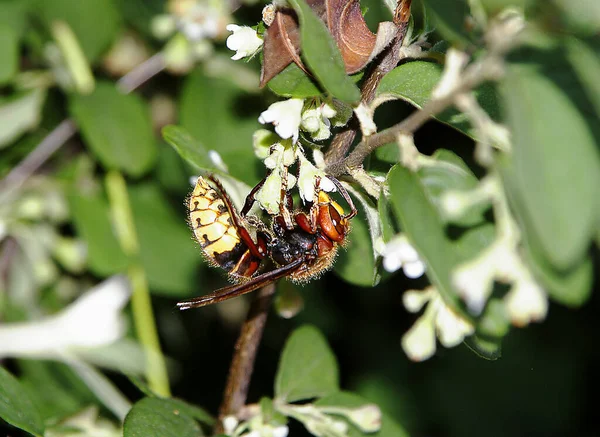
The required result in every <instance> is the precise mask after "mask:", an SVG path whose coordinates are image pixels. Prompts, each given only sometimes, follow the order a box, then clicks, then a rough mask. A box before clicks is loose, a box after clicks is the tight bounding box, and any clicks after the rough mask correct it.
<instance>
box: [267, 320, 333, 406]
mask: <svg viewBox="0 0 600 437" xmlns="http://www.w3.org/2000/svg"><path fill="white" fill-rule="evenodd" d="M338 389H339V383H338V367H337V363H336V360H335V356H334V355H333V353H332V352H331V350H330V349H329V346H328V344H327V341H326V340H325V337H323V335H322V334H321V333H320V332H319V330H318V329H317V328H315V327H314V326H310V325H304V326H301V327H300V328H298V329H296V330H295V331H294V332H293V333H292V335H291V336H290V337H289V338H288V340H287V342H286V344H285V347H284V349H283V353H282V354H281V359H280V361H279V368H278V370H277V376H276V377H275V396H276V398H278V399H280V400H281V401H285V402H295V401H300V400H303V399H311V398H315V397H321V396H325V395H327V394H329V393H332V392H335V391H337V390H338Z"/></svg>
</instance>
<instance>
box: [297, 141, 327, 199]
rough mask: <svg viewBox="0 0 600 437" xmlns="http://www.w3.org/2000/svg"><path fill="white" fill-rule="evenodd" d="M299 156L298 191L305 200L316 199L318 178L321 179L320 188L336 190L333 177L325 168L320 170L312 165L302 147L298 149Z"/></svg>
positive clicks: (322, 189)
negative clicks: (328, 174)
mask: <svg viewBox="0 0 600 437" xmlns="http://www.w3.org/2000/svg"><path fill="white" fill-rule="evenodd" d="M297 156H298V161H299V165H300V171H299V172H298V191H299V192H300V197H301V198H302V200H303V201H305V202H314V201H315V198H314V197H315V185H316V183H317V179H318V180H319V190H321V191H327V192H331V191H336V187H335V184H334V183H333V182H332V181H331V179H329V178H328V177H327V175H326V174H325V172H324V171H323V170H319V169H318V168H317V167H315V166H314V165H312V164H311V163H310V161H309V160H308V159H306V157H305V156H304V154H303V153H302V151H300V149H298V153H297Z"/></svg>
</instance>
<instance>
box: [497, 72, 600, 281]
mask: <svg viewBox="0 0 600 437" xmlns="http://www.w3.org/2000/svg"><path fill="white" fill-rule="evenodd" d="M502 95H503V97H504V102H505V104H504V106H505V108H506V120H507V124H508V125H509V127H510V129H511V131H512V134H513V142H514V161H513V162H514V164H513V165H514V171H513V172H511V173H510V174H509V175H508V176H507V177H508V178H514V180H512V181H511V184H512V185H513V186H514V187H515V189H516V190H517V191H518V193H519V195H520V196H521V197H522V204H521V206H522V208H523V211H522V214H523V215H524V216H526V218H527V220H528V221H529V222H531V225H532V226H531V228H530V231H532V232H535V233H536V238H537V239H538V240H539V243H540V245H541V248H542V249H543V251H544V253H545V255H546V256H547V258H548V260H549V261H550V262H551V263H552V265H553V266H554V267H555V268H557V269H560V270H565V269H569V268H571V267H572V266H573V265H574V264H576V263H578V262H579V260H581V258H582V257H583V255H584V253H585V252H586V251H587V249H588V247H589V244H590V240H591V238H592V236H593V233H594V230H595V225H596V222H597V218H596V215H597V210H598V208H597V205H598V199H597V187H598V186H599V185H600V159H599V155H598V150H597V148H596V145H595V141H594V137H593V135H592V133H591V132H590V128H589V126H588V125H587V122H586V120H585V119H584V116H583V115H582V113H581V112H580V111H579V109H578V108H577V107H576V106H575V104H574V102H573V101H572V100H570V98H569V96H568V95H567V94H565V92H564V91H563V89H561V88H559V87H558V86H557V84H556V83H554V82H552V81H550V80H549V79H548V78H546V77H545V76H543V75H542V74H540V72H537V71H534V70H532V69H525V68H518V67H513V68H511V69H510V70H509V73H508V75H507V76H506V79H505V80H504V83H503V84H502ZM549 108H551V110H549Z"/></svg>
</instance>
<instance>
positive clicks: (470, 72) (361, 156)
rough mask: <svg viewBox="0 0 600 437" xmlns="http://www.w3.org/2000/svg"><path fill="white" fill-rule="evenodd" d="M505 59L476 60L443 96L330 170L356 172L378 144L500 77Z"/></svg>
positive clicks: (365, 141) (408, 131)
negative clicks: (483, 84)
mask: <svg viewBox="0 0 600 437" xmlns="http://www.w3.org/2000/svg"><path fill="white" fill-rule="evenodd" d="M501 62H502V61H501V59H500V58H498V57H497V56H494V55H492V56H486V57H484V58H483V59H481V60H480V61H478V62H476V63H474V64H472V65H471V66H470V67H468V68H467V69H466V70H465V72H464V75H463V76H462V78H461V80H460V82H459V83H458V84H457V85H456V86H455V87H454V88H453V89H452V90H451V91H450V92H448V93H446V94H444V95H443V96H441V97H438V98H433V99H431V100H429V102H427V103H426V104H425V105H424V106H423V107H422V108H421V109H420V110H418V111H415V112H413V113H412V114H411V115H410V116H408V117H407V118H405V119H404V120H403V121H401V122H400V123H398V124H396V125H394V126H392V127H390V128H387V129H385V130H382V131H381V132H379V133H377V134H374V135H371V136H370V137H367V138H364V139H363V140H362V141H361V142H360V143H359V144H358V145H357V146H356V148H355V149H354V150H353V151H352V153H350V155H349V156H348V157H347V158H346V159H345V160H344V161H341V162H336V163H333V164H331V165H330V166H328V167H327V173H328V174H330V175H332V176H334V177H338V176H340V175H342V174H345V173H352V170H353V169H356V168H358V167H360V166H361V165H362V163H363V161H364V160H365V158H366V157H367V156H368V155H369V154H370V153H371V152H373V151H374V150H375V149H376V148H378V147H380V146H382V145H384V144H387V143H391V142H394V141H396V139H397V136H398V135H399V134H401V133H404V134H412V133H414V132H415V131H416V130H417V129H419V128H420V127H421V126H423V124H425V123H426V122H427V121H428V120H429V119H430V118H431V117H433V116H435V115H437V114H439V113H440V112H442V111H444V110H445V109H446V108H447V107H448V106H450V105H452V104H453V102H454V100H455V99H456V97H457V96H459V95H460V94H462V93H465V92H468V91H470V90H472V89H474V88H476V87H477V86H479V85H481V84H482V83H483V82H485V81H487V80H492V79H495V78H497V76H498V75H499V74H500V73H501V68H499V65H501Z"/></svg>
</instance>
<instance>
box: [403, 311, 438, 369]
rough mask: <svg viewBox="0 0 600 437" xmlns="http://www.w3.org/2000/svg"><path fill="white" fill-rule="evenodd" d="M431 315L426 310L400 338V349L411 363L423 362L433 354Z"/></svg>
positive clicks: (433, 334) (433, 329)
mask: <svg viewBox="0 0 600 437" xmlns="http://www.w3.org/2000/svg"><path fill="white" fill-rule="evenodd" d="M428 313H429V314H428ZM432 315H433V314H431V310H429V308H428V310H427V311H425V314H423V316H421V317H420V318H419V319H418V320H417V321H416V322H415V324H414V325H413V326H412V328H410V329H409V330H408V332H406V334H404V336H403V337H402V349H404V352H405V353H406V355H407V356H408V358H410V359H411V360H413V361H425V360H426V359H428V358H431V357H432V356H433V354H434V353H435V327H434V323H433V320H432V317H431V316H432Z"/></svg>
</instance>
